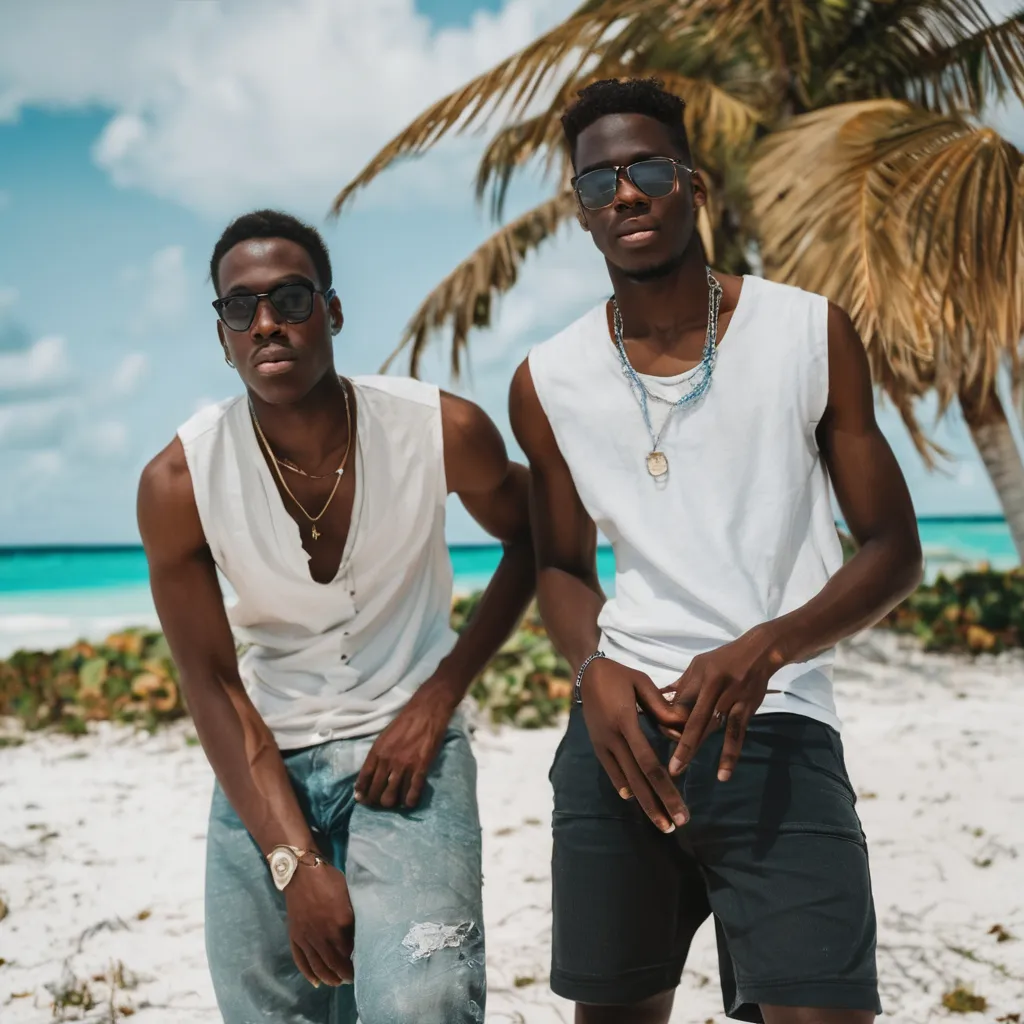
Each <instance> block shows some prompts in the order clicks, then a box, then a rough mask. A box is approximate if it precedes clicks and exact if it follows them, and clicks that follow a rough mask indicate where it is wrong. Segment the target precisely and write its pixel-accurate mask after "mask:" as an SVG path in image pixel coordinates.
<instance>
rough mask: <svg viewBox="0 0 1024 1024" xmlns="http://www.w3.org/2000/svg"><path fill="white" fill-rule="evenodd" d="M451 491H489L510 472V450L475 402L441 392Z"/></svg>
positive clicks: (447, 472) (442, 418)
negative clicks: (469, 489)
mask: <svg viewBox="0 0 1024 1024" xmlns="http://www.w3.org/2000/svg"><path fill="white" fill-rule="evenodd" d="M441 431H442V435H443V438H444V464H445V472H446V474H447V477H448V490H449V491H461V490H464V489H466V488H471V489H473V490H489V489H490V488H492V487H496V486H497V485H498V484H499V483H501V481H502V480H503V479H504V478H505V476H506V475H507V473H508V465H509V462H508V451H507V450H506V448H505V442H504V440H503V439H502V436H501V433H500V432H499V430H498V428H497V427H496V426H495V424H494V421H493V420H492V419H491V418H490V416H488V415H487V413H485V412H484V410H483V409H481V408H480V406H479V405H477V404H476V403H475V402H471V401H470V400H469V399H468V398H460V397H459V396H458V395H453V394H451V393H449V392H447V391H442V392H441Z"/></svg>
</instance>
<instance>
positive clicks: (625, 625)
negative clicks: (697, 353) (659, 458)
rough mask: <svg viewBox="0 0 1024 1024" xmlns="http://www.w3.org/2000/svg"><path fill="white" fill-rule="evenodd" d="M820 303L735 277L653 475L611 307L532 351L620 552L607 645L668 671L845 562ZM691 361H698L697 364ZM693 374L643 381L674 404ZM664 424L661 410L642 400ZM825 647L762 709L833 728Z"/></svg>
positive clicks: (779, 610)
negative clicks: (825, 431)
mask: <svg viewBox="0 0 1024 1024" xmlns="http://www.w3.org/2000/svg"><path fill="white" fill-rule="evenodd" d="M827 316H828V303H827V301H826V299H824V298H823V297H822V296H819V295H812V294H810V293H808V292H805V291H802V290H799V289H796V288H791V287H788V286H785V285H780V284H774V283H772V282H769V281H765V280H763V279H761V278H757V277H744V279H743V287H742V289H741V291H740V298H739V301H738V303H737V306H736V309H735V311H734V312H733V315H732V318H731V320H730V322H729V323H728V325H727V328H726V332H725V335H724V337H723V340H722V344H721V347H720V348H719V351H718V357H717V362H716V365H715V369H714V376H713V379H712V382H711V386H710V388H709V390H708V391H707V393H706V394H705V395H704V397H703V398H702V399H701V400H699V401H698V402H697V403H696V404H695V406H693V407H690V408H685V407H684V408H680V409H677V410H676V411H675V412H674V413H673V414H672V417H671V419H670V421H669V422H668V426H667V428H666V430H665V432H664V434H663V436H662V438H661V442H660V445H659V448H660V450H661V451H663V452H664V453H665V455H666V456H667V458H668V462H669V472H668V476H667V477H666V478H661V479H660V480H659V479H655V478H654V477H652V476H651V475H650V474H649V473H648V471H647V464H646V456H647V453H648V452H649V451H650V449H651V441H650V435H649V434H648V432H647V428H646V427H645V425H644V421H643V416H642V414H641V411H640V406H639V404H638V402H637V400H636V398H635V397H634V395H633V392H632V391H631V390H630V387H629V384H628V382H627V380H626V378H625V376H624V374H623V371H622V366H621V363H620V361H619V356H618V352H617V350H616V348H615V345H614V343H613V342H612V341H611V339H610V337H609V332H608V324H607V318H606V311H605V304H604V303H602V304H601V305H600V306H598V307H596V308H595V309H593V310H591V311H590V312H589V313H587V314H585V315H584V316H583V317H581V318H580V319H579V320H577V321H576V322H575V323H573V324H571V325H570V326H569V327H568V328H566V329H565V330H564V331H562V332H561V333H560V334H558V335H556V336H555V337H554V338H551V339H550V340H549V341H546V342H544V343H543V344H541V345H538V346H537V347H535V348H534V349H533V350H532V351H531V352H530V357H529V361H530V373H531V375H532V377H533V381H534V385H535V387H536V390H537V396H538V398H539V399H540V403H541V406H542V407H543V409H544V412H545V414H546V415H547V417H548V420H549V421H550V422H551V427H552V430H553V431H554V435H555V439H556V440H557V442H558V447H559V449H560V450H561V452H562V455H563V456H564V457H565V460H566V462H567V464H568V466H569V470H570V472H571V473H572V477H573V480H574V482H575V484H576V489H577V491H578V492H579V496H580V499H581V500H582V502H583V505H584V506H585V508H586V510H587V512H588V513H589V514H590V516H591V517H592V518H593V520H594V522H595V523H596V524H597V527H598V529H599V530H600V531H601V532H602V533H603V534H604V536H605V537H606V538H607V539H608V541H609V542H610V543H611V545H612V548H613V549H614V552H615V595H614V597H612V598H611V599H609V600H608V602H607V603H606V604H605V606H604V608H603V610H602V612H601V615H600V617H599V620H598V625H599V626H600V628H601V630H602V637H601V643H602V646H603V649H604V651H605V653H606V654H608V656H609V657H612V658H615V659H616V660H618V661H620V662H622V663H624V664H626V665H629V666H631V667H633V668H637V669H639V670H641V671H644V672H647V673H648V674H649V675H650V676H651V678H652V679H653V680H654V682H655V683H656V684H657V685H659V686H665V685H667V684H668V683H671V682H673V681H674V680H675V679H676V678H677V677H678V676H679V675H680V673H681V672H682V671H683V670H684V669H685V668H686V667H687V665H688V664H689V663H690V660H691V659H692V658H693V657H694V656H695V655H697V654H701V653H703V652H706V651H710V650H713V649H714V648H716V647H719V646H721V645H722V644H726V643H729V642H730V641H732V640H735V639H736V638H737V637H739V636H740V635H741V634H743V633H744V632H746V631H747V630H749V629H750V628H751V627H753V626H756V625H758V624H760V623H762V622H767V621H769V620H771V619H775V618H777V617H778V616H780V615H785V614H786V613H787V612H790V611H792V610H793V609H795V608H798V607H799V606H800V605H802V604H804V603H805V602H806V601H808V600H809V599H810V598H812V597H814V596H815V594H817V593H818V592H819V591H820V590H821V588H822V587H823V586H824V585H825V583H826V582H827V581H828V579H829V577H830V576H831V575H832V574H833V573H834V572H835V571H836V570H837V569H838V568H839V566H840V565H841V564H842V549H841V545H840V543H839V536H838V533H837V531H836V526H835V521H834V518H833V513H832V507H831V503H830V500H829V485H828V478H827V474H826V471H825V468H824V464H823V462H822V459H821V455H820V452H819V451H818V447H817V443H816V441H815V428H816V427H817V425H818V422H819V420H820V419H821V416H822V414H823V413H824V411H825V406H826V403H827V399H828V326H827ZM690 372H691V373H692V372H693V371H690ZM687 376H689V374H681V375H680V376H679V377H675V378H664V377H662V378H658V377H645V378H644V380H645V383H647V384H648V386H649V387H650V388H651V390H656V391H658V392H659V393H660V394H663V395H664V396H665V397H667V398H669V399H670V400H674V399H675V398H678V397H679V395H680V394H681V393H682V389H681V388H679V387H678V386H676V387H673V386H672V385H673V384H676V385H678V384H679V383H681V382H682V381H684V380H685V379H686V378H687ZM649 405H650V408H651V415H652V420H653V423H654V429H655V433H656V434H657V432H658V429H659V428H660V426H661V424H662V422H663V421H664V418H665V414H666V412H667V411H668V406H666V405H663V404H662V403H660V402H649ZM832 664H833V652H832V651H828V652H826V653H824V654H821V655H819V656H818V657H816V658H813V659H811V660H810V661H807V662H804V663H801V664H795V665H788V666H786V667H784V668H783V669H781V670H780V671H779V672H777V673H776V674H775V675H774V676H773V677H772V680H771V682H770V683H769V687H770V688H771V689H778V690H780V691H782V692H781V693H778V694H768V695H767V697H766V698H765V702H764V704H763V705H762V707H761V709H760V710H761V711H762V712H769V711H792V712H796V713H799V714H803V715H807V716H808V717H810V718H814V719H817V720H818V721H821V722H825V723H826V724H828V725H831V726H832V727H833V728H838V727H839V720H838V718H837V716H836V711H835V704H834V702H833V699H832Z"/></svg>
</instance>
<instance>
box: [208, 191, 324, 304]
mask: <svg viewBox="0 0 1024 1024" xmlns="http://www.w3.org/2000/svg"><path fill="white" fill-rule="evenodd" d="M250 238H287V239H288V240H289V241H290V242H296V243H297V244H298V245H301V246H302V248H303V249H305V250H306V252H308V253H309V258H310V259H311V260H312V261H313V266H314V267H315V268H316V276H317V277H318V278H319V279H320V287H321V288H323V289H324V291H326V290H327V289H328V288H330V287H331V257H330V256H329V255H328V254H327V246H326V245H325V244H324V240H323V239H322V238H321V237H320V232H319V231H317V229H316V228H314V227H310V226H309V225H308V224H304V223H303V222H302V221H301V220H299V219H298V218H297V217H293V216H292V215H291V214H290V213H282V212H281V211H280V210H254V211H253V212H252V213H246V214H243V215H242V216H241V217H239V218H238V219H237V220H233V221H232V222H231V223H230V224H229V225H228V226H227V227H226V228H225V229H224V233H223V234H222V235H221V236H220V238H218V239H217V244H216V245H215V246H214V247H213V255H212V256H211V257H210V280H211V281H213V287H214V290H215V291H216V292H217V294H218V295H219V294H220V282H219V281H218V277H217V271H218V269H219V267H220V261H221V260H222V259H223V258H224V254H225V253H226V252H227V251H228V250H229V249H233V248H234V247H235V246H236V245H238V243H239V242H246V241H248V240H249V239H250Z"/></svg>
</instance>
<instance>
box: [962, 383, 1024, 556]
mask: <svg viewBox="0 0 1024 1024" xmlns="http://www.w3.org/2000/svg"><path fill="white" fill-rule="evenodd" d="M960 408H961V409H962V410H963V414H964V420H965V422H966V423H967V429H968V430H970V432H971V437H972V438H973V440H974V444H975V446H976V447H977V449H978V454H979V455H980V456H981V461H982V462H983V463H984V464H985V469H986V470H987V471H988V475H989V478H990V479H991V481H992V486H993V487H995V489H996V494H997V495H998V496H999V503H1000V504H1001V505H1002V507H1003V515H1004V516H1005V517H1006V524H1007V526H1009V528H1010V536H1011V537H1012V538H1013V543H1014V545H1015V546H1016V548H1017V555H1018V556H1019V557H1020V558H1021V560H1022V561H1024V461H1022V460H1021V456H1020V451H1019V450H1018V449H1017V443H1016V441H1015V440H1014V437H1013V433H1012V431H1011V430H1010V423H1009V421H1008V420H1007V418H1006V410H1005V409H1004V408H1003V403H1002V402H1001V401H1000V400H999V395H998V394H997V393H996V389H995V385H994V384H993V385H992V386H991V388H990V389H989V390H988V392H987V393H986V392H983V391H982V390H981V388H980V387H979V386H977V385H972V386H971V387H969V388H963V389H961V391H960Z"/></svg>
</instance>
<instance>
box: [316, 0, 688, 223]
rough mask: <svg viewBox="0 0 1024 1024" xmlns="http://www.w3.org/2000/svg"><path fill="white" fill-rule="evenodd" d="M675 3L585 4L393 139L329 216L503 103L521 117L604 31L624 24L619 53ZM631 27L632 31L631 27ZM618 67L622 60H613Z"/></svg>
mask: <svg viewBox="0 0 1024 1024" xmlns="http://www.w3.org/2000/svg"><path fill="white" fill-rule="evenodd" d="M673 5H674V0H605V2H603V3H594V4H585V5H584V8H583V10H582V13H577V14H576V15H573V16H572V17H570V18H567V19H566V20H565V21H563V22H562V23H560V24H559V25H556V26H555V27H554V28H553V29H551V30H550V31H549V32H546V33H545V34H544V35H542V36H540V38H539V39H536V40H535V41H534V42H532V43H530V45H529V46H526V47H524V48H523V49H522V50H520V51H519V52H518V53H515V54H513V55H512V56H511V57H509V58H507V59H506V60H503V61H501V62H500V63H499V64H496V65H495V66H494V67H493V68H491V69H490V71H486V72H484V74H482V75H478V76H477V77H476V78H474V79H473V80H472V81H470V82H468V83H467V84H466V85H464V86H463V87H462V88H461V89H458V90H456V91H455V92H453V93H450V94H449V95H448V96H445V97H444V98H443V99H441V100H438V102H437V103H434V104H433V105H432V106H430V107H428V108H427V110H425V111H424V112H423V113H422V114H420V116H419V117H417V118H416V120H415V121H413V122H412V124H410V125H409V126H408V127H406V128H405V129H403V130H402V131H401V132H400V133H399V134H398V135H396V136H395V137H394V138H393V139H392V140H391V141H390V142H389V143H388V144H387V145H386V146H385V147H384V148H383V149H382V150H381V151H380V152H379V153H378V154H377V155H376V156H375V157H374V158H373V159H372V160H371V161H370V162H369V163H368V164H367V165H366V166H365V167H364V168H363V170H362V171H360V172H359V174H358V175H356V177H355V178H353V179H352V181H350V182H349V183H348V185H346V186H345V187H344V188H343V189H342V190H341V191H340V192H339V193H338V194H337V196H335V198H334V202H333V203H332V205H331V212H332V214H334V215H337V214H338V213H339V212H340V210H341V208H342V206H344V205H345V203H347V202H348V200H349V199H350V198H351V196H352V195H353V193H354V192H356V191H357V190H358V189H360V188H363V187H364V186H366V185H367V184H369V183H370V182H371V181H372V180H373V179H374V178H375V177H377V175H379V174H380V173H381V172H382V171H384V170H385V169H386V168H387V167H389V166H390V165H391V164H393V163H394V162H395V161H396V160H398V159H400V158H402V157H407V156H415V155H417V154H420V153H422V152H424V151H425V150H427V149H429V148H430V147H431V146H432V145H434V144H435V143H436V142H438V141H439V140H440V139H441V138H442V137H444V136H445V135H447V134H449V133H450V132H457V133H463V132H466V131H468V130H469V129H470V128H471V127H472V126H473V125H474V124H475V123H476V122H478V121H479V120H480V119H481V118H483V117H484V116H485V115H486V114H488V113H491V112H493V111H494V110H495V109H497V108H499V107H501V106H502V105H504V106H505V107H506V108H507V110H506V116H507V117H508V118H509V119H515V118H519V117H522V116H523V114H524V113H525V111H526V109H527V108H528V107H529V106H530V104H531V102H533V101H534V99H535V98H536V96H537V95H538V93H539V92H540V91H541V90H542V89H543V88H544V86H545V85H546V84H547V83H548V81H549V80H550V79H551V77H552V76H553V74H554V73H555V72H556V71H557V72H559V73H560V74H562V75H565V74H566V72H568V76H567V77H569V78H575V77H576V76H577V75H578V74H579V73H580V71H581V70H582V68H583V67H584V65H586V64H587V63H588V61H589V60H590V58H591V57H592V56H593V55H594V53H595V52H596V50H597V48H598V46H599V44H600V43H601V41H602V39H603V38H604V36H605V35H606V33H607V32H608V30H609V29H610V28H611V27H612V26H613V25H615V24H616V23H618V22H624V25H623V27H622V28H621V29H620V31H619V33H618V49H620V50H621V48H622V47H628V46H629V45H630V40H631V39H634V40H635V39H636V38H642V37H643V31H640V32H639V33H638V32H637V28H641V29H642V28H643V26H644V25H645V24H646V22H647V20H648V19H650V18H651V17H654V18H657V17H659V16H660V15H667V13H668V11H669V9H670V8H672V7H673ZM631 22H632V23H633V28H632V29H631V27H630V25H631ZM614 60H615V62H616V63H618V62H619V60H620V58H619V56H618V55H617V56H616V57H615V58H614Z"/></svg>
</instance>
